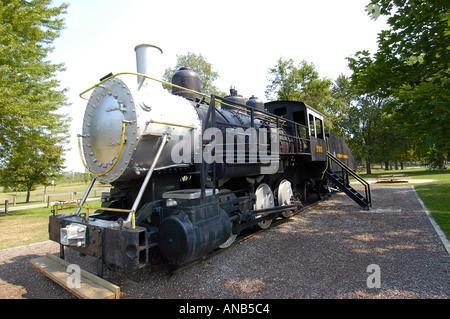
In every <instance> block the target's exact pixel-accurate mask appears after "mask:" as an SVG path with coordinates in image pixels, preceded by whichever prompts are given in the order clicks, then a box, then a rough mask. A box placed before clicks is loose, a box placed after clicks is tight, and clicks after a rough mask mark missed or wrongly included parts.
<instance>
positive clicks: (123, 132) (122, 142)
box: [78, 123, 126, 177]
mask: <svg viewBox="0 0 450 319" xmlns="http://www.w3.org/2000/svg"><path fill="white" fill-rule="evenodd" d="M125 128H126V123H122V138H121V140H120V148H119V152H118V153H117V156H116V159H115V160H114V162H113V164H112V165H111V167H110V168H109V169H108V170H106V171H104V172H103V173H100V174H94V173H92V172H91V171H90V170H89V168H88V167H87V165H86V163H85V161H84V158H83V153H82V152H81V143H80V136H78V150H79V152H80V157H81V162H82V163H83V165H84V167H85V169H86V171H87V172H88V173H89V174H91V175H93V176H96V177H99V176H103V175H105V174H108V173H109V172H110V171H111V170H112V169H113V168H114V166H116V164H117V162H118V161H119V157H120V155H121V154H122V149H123V144H124V141H125Z"/></svg>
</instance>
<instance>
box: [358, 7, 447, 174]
mask: <svg viewBox="0 0 450 319" xmlns="http://www.w3.org/2000/svg"><path fill="white" fill-rule="evenodd" d="M370 4H371V6H372V7H373V6H376V7H377V8H378V9H379V12H380V14H383V15H386V16H389V19H388V23H389V25H390V29H389V30H385V31H383V32H381V33H380V34H379V39H378V51H377V52H376V54H375V55H374V62H373V63H367V62H368V61H369V60H370V59H371V57H370V55H369V54H368V52H360V53H358V55H359V59H357V60H359V62H358V63H356V64H354V68H353V70H354V71H355V77H356V78H357V79H358V82H359V85H360V87H362V88H363V89H364V90H365V93H369V92H370V93H373V92H377V94H378V95H380V96H390V97H391V98H390V103H388V104H387V108H386V110H387V111H389V112H390V113H392V114H393V119H394V120H395V121H396V122H397V124H398V125H402V126H404V128H405V130H406V132H407V134H408V135H409V136H410V137H413V138H415V140H416V141H417V142H418V143H419V144H418V145H419V147H420V148H422V149H426V150H428V153H429V155H430V156H431V158H430V159H431V160H433V161H434V162H435V163H436V164H437V165H438V166H442V165H443V162H444V159H445V158H446V157H447V156H448V153H449V150H450V140H449V139H448V134H449V131H448V123H449V122H450V115H449V113H450V110H449V105H450V96H449V93H448V92H450V83H449V73H450V65H449V61H450V59H449V46H448V43H450V26H449V23H448V22H449V15H450V10H449V7H448V1H445V0H436V1H421V0H394V1H391V0H373V1H371V3H370ZM363 58H364V59H365V60H364V59H363Z"/></svg>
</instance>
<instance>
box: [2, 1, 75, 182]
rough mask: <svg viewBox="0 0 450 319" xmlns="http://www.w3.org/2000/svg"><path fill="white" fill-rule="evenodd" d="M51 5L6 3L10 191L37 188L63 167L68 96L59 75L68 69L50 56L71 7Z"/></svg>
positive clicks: (5, 147) (5, 162)
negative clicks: (57, 76)
mask: <svg viewBox="0 0 450 319" xmlns="http://www.w3.org/2000/svg"><path fill="white" fill-rule="evenodd" d="M51 2H52V1H51V0H33V1H26V0H3V1H1V2H0V20H1V22H2V23H1V26H0V130H1V134H0V166H3V167H5V168H4V169H3V170H2V172H3V173H2V174H3V178H2V179H1V180H2V181H3V184H5V185H6V186H9V187H19V186H23V185H27V189H31V188H32V187H33V185H36V183H45V182H46V181H47V180H48V179H50V178H51V177H52V176H53V175H54V174H57V173H58V172H59V171H61V170H62V168H63V165H62V159H61V157H62V156H63V154H64V147H63V145H64V144H65V143H66V142H67V132H68V118H67V116H66V115H64V114H58V113H57V111H58V109H59V108H60V107H61V106H64V105H67V98H66V97H65V95H64V92H65V90H61V89H59V81H57V80H56V79H55V75H56V72H60V71H63V69H64V68H63V65H62V64H52V63H51V62H50V61H47V60H46V57H47V55H48V53H49V52H51V50H52V49H53V47H52V46H51V44H52V42H53V40H54V39H55V38H56V37H58V36H59V34H60V31H61V30H62V28H63V25H64V23H63V19H62V18H60V17H59V16H60V15H61V14H63V13H65V10H66V8H67V5H66V4H63V5H61V6H59V7H51ZM30 185H31V186H30Z"/></svg>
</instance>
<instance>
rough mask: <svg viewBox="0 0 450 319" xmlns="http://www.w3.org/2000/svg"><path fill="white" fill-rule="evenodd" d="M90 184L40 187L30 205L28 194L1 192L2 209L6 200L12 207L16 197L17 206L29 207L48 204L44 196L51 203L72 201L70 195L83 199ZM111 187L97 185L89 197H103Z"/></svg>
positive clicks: (32, 195)
mask: <svg viewBox="0 0 450 319" xmlns="http://www.w3.org/2000/svg"><path fill="white" fill-rule="evenodd" d="M87 186H88V184H84V183H78V184H63V185H56V186H48V187H46V188H44V187H43V186H40V187H38V188H37V189H36V190H34V191H32V192H31V199H30V203H26V202H25V200H26V196H27V193H26V192H9V193H2V192H0V207H2V208H3V207H4V204H5V200H8V201H9V206H12V204H13V202H14V197H16V205H17V206H22V205H29V204H40V203H45V202H47V198H45V200H44V194H45V195H46V196H50V200H51V201H58V200H65V199H70V198H71V196H72V195H71V194H70V193H74V192H75V193H76V194H74V195H73V196H74V198H82V197H83V194H84V191H85V190H86V188H87ZM110 187H111V186H110V185H104V184H99V183H98V184H95V185H94V187H93V189H92V191H91V193H90V194H89V197H101V195H102V191H103V192H104V191H109V189H110Z"/></svg>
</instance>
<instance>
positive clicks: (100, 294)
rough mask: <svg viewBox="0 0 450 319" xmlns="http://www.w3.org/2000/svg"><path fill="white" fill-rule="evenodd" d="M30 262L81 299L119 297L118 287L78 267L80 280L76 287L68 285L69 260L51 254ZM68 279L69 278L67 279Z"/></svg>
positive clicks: (69, 274)
mask: <svg viewBox="0 0 450 319" xmlns="http://www.w3.org/2000/svg"><path fill="white" fill-rule="evenodd" d="M30 262H31V264H32V265H33V266H34V267H36V268H37V269H38V270H39V271H40V272H42V273H43V274H44V275H46V276H47V277H49V278H50V279H51V280H53V281H54V282H56V283H57V284H59V285H60V286H62V287H63V288H64V289H66V290H68V291H70V292H71V293H72V294H74V295H75V296H77V297H78V298H81V299H119V298H120V287H119V286H116V285H114V284H112V283H110V282H108V281H106V280H104V279H102V278H100V277H97V276H95V275H93V274H91V273H90V272H87V271H85V270H83V269H80V282H79V285H77V286H78V287H75V288H73V287H69V286H70V285H69V284H68V282H70V283H72V282H73V279H72V278H69V276H73V274H74V273H73V272H71V273H69V272H67V267H68V266H69V265H70V263H69V262H67V261H65V260H63V259H61V258H58V257H56V256H54V255H52V254H48V253H47V255H46V256H42V257H37V258H34V259H32V260H31V261H30ZM68 279H69V280H68Z"/></svg>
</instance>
